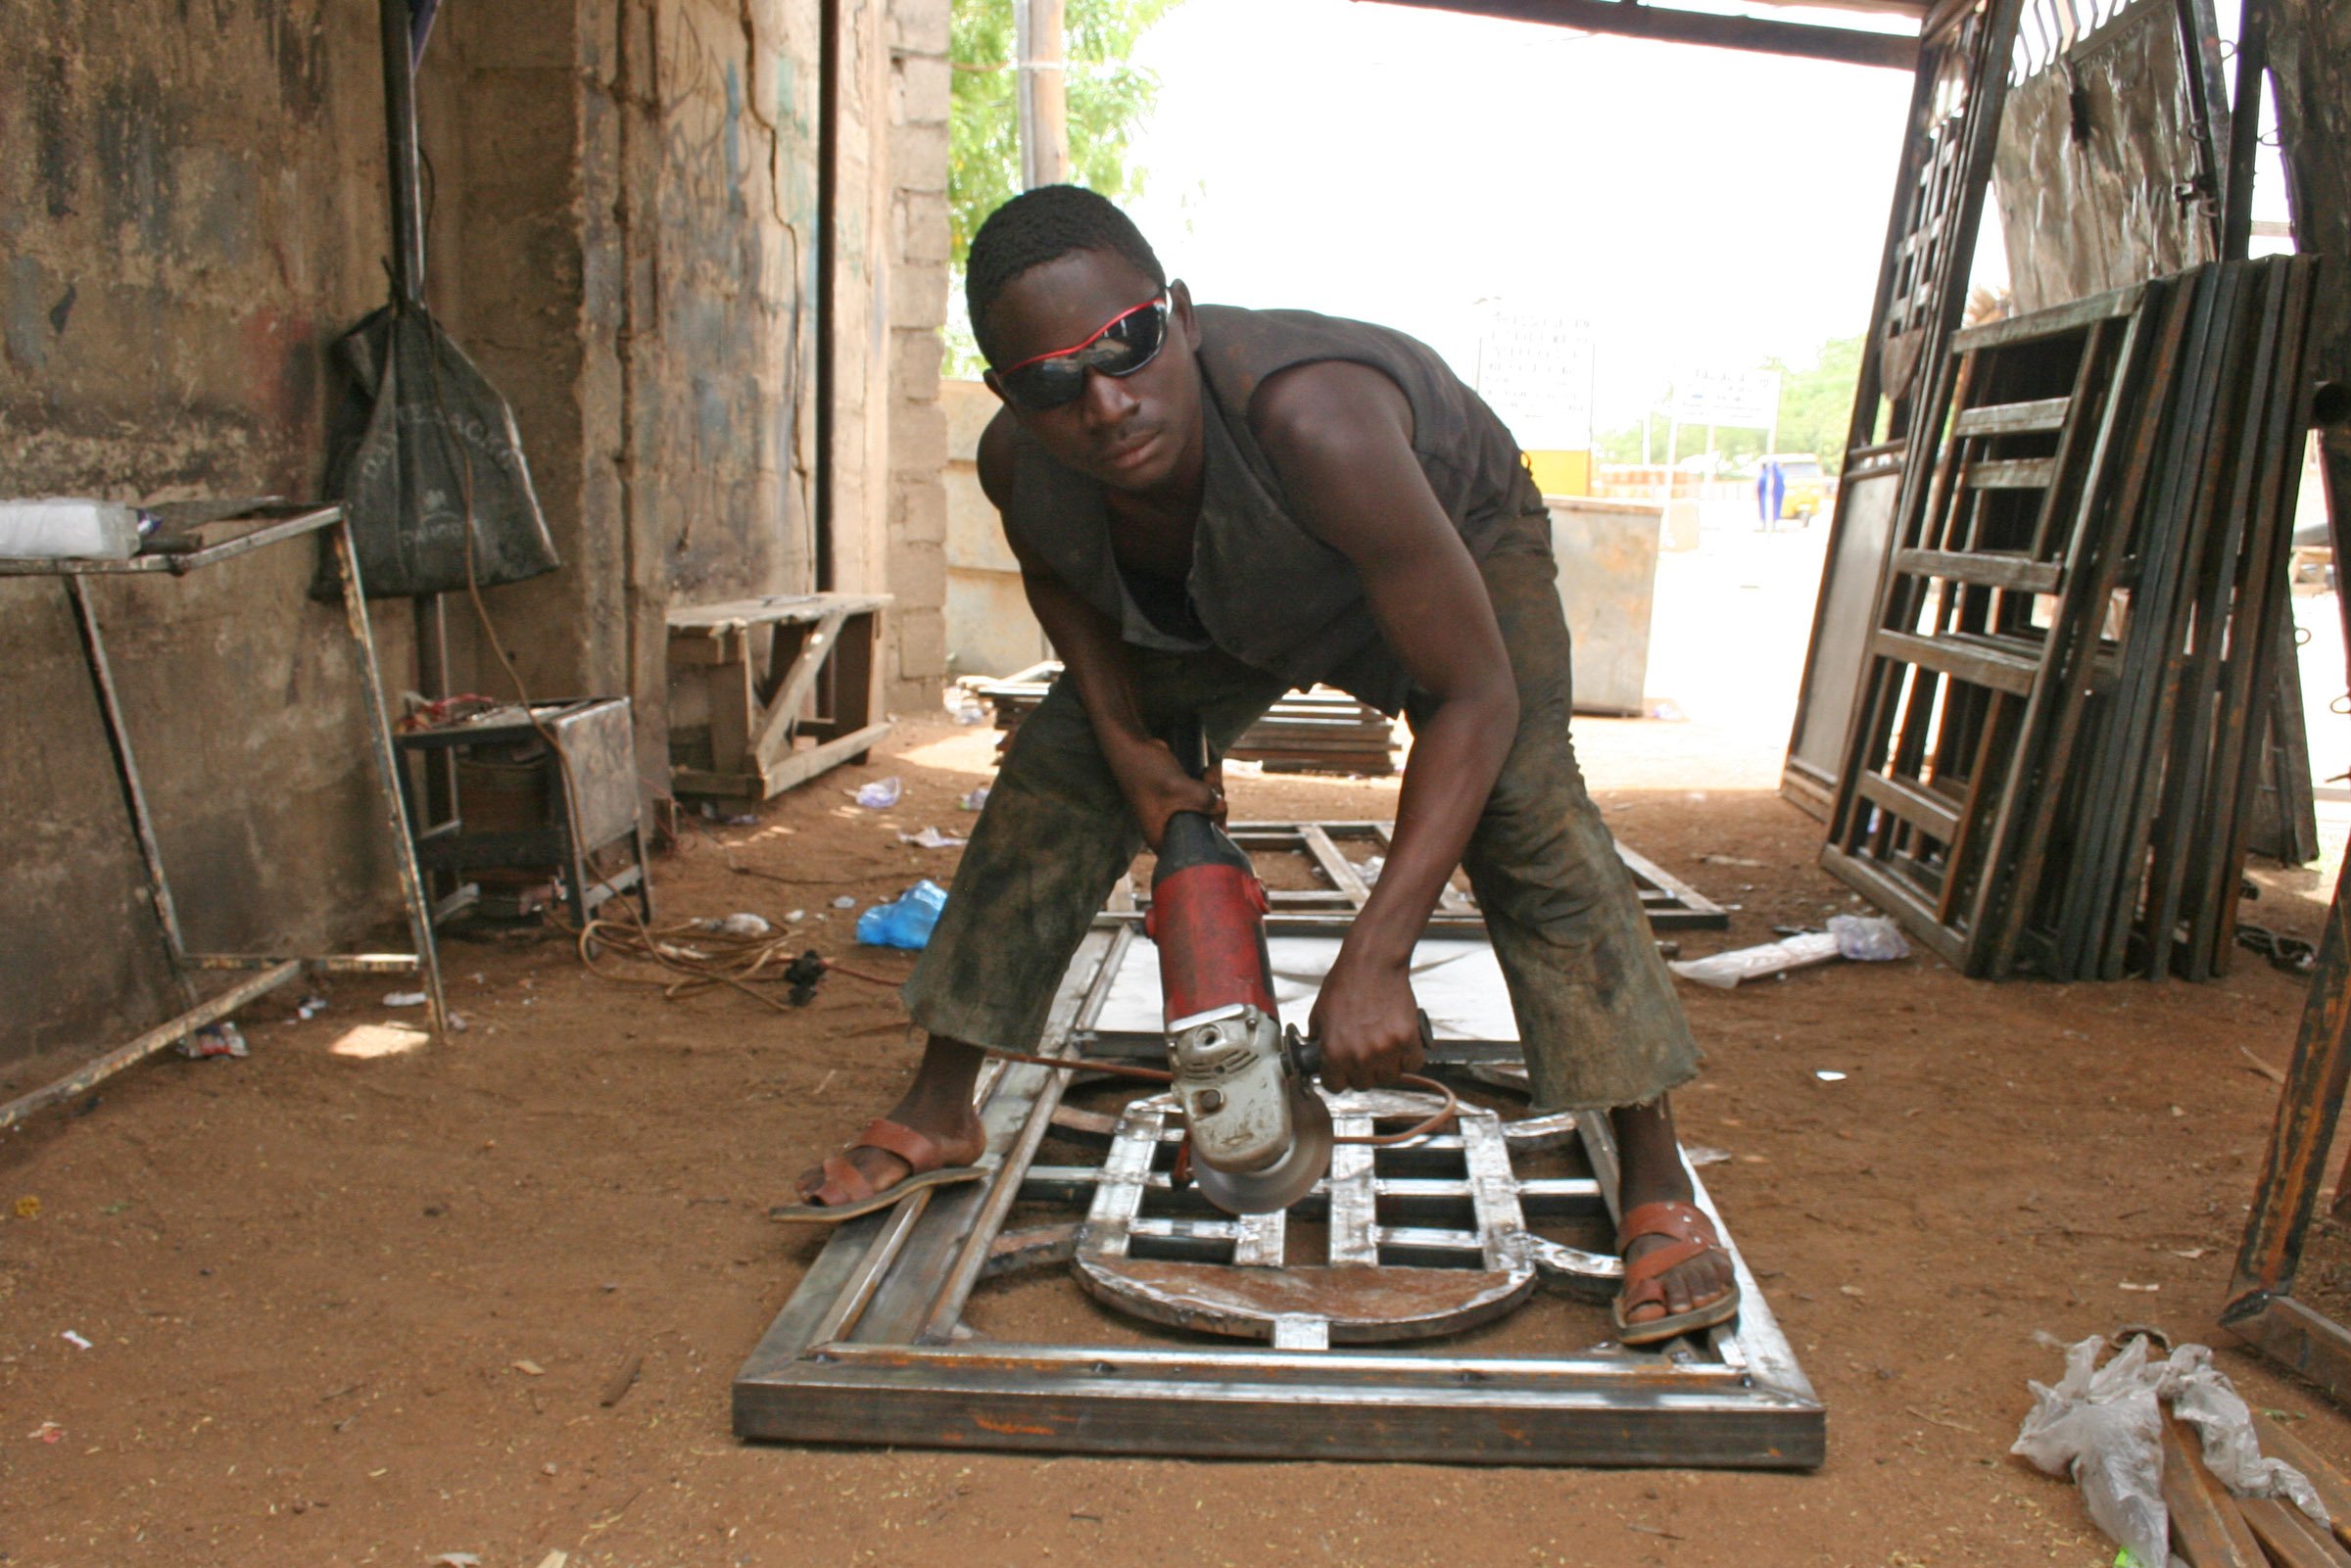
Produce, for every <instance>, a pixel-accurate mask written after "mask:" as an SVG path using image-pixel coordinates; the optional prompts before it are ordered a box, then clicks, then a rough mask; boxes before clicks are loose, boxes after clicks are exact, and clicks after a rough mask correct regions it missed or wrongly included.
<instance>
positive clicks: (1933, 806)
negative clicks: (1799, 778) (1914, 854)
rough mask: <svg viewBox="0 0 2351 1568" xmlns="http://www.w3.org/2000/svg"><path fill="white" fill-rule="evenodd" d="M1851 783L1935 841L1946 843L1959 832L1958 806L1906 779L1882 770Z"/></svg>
mask: <svg viewBox="0 0 2351 1568" xmlns="http://www.w3.org/2000/svg"><path fill="white" fill-rule="evenodd" d="M1853 787H1854V789H1855V790H1856V791H1857V792H1858V793H1859V794H1860V796H1861V798H1862V799H1864V800H1866V801H1868V802H1869V803H1870V804H1871V805H1873V806H1877V807H1880V808H1882V809H1884V810H1886V811H1890V812H1892V813H1894V814H1895V816H1896V817H1899V818H1900V819H1901V820H1902V821H1904V822H1906V823H1908V824H1909V825H1910V826H1911V827H1913V828H1917V829H1921V830H1923V831H1924V832H1927V833H1929V834H1930V835H1932V836H1933V837H1934V838H1935V839H1936V840H1937V841H1938V842H1941V843H1944V844H1948V843H1951V842H1953V841H1954V840H1956V839H1957V838H1958V836H1959V812H1958V808H1956V807H1954V806H1952V805H1951V804H1950V803H1949V802H1948V801H1945V800H1943V799H1942V798H1940V797H1939V796H1936V795H1933V794H1930V793H1929V792H1928V791H1926V790H1925V789H1922V788H1920V787H1919V786H1918V785H1917V784H1914V783H1912V782H1911V781H1909V780H1907V779H1897V778H1894V777H1892V776H1890V775H1887V774H1882V773H1870V774H1863V775H1862V776H1861V778H1860V780H1859V781H1858V782H1857V783H1856V784H1854V786H1853Z"/></svg>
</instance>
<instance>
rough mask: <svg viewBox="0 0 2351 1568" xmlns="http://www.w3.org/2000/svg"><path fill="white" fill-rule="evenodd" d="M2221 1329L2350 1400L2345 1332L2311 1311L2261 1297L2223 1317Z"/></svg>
mask: <svg viewBox="0 0 2351 1568" xmlns="http://www.w3.org/2000/svg"><path fill="white" fill-rule="evenodd" d="M2221 1326H2222V1327H2223V1328H2225V1329H2227V1330H2228V1331H2229V1332H2230V1333H2231V1334H2233V1335H2235V1336H2236V1337H2237V1338H2238V1339H2240V1340H2243V1341H2244V1342H2245V1343H2247V1344H2248V1345H2252V1346H2255V1347H2257V1348H2259V1349H2260V1350H2261V1352H2262V1353H2263V1354H2266V1355H2268V1356H2269V1357H2270V1358H2271V1359H2272V1360H2274V1361H2276V1362H2278V1363H2279V1365H2280V1366H2283V1367H2285V1368H2286V1369H2287V1370H2289V1371H2292V1372H2295V1373H2297V1374H2299V1375H2301V1376H2303V1377H2306V1378H2308V1379H2310V1380H2311V1381H2312V1382H2313V1383H2316V1384H2317V1385H2318V1386H2319V1387H2321V1388H2323V1389H2325V1390H2326V1391H2327V1393H2328V1394H2331V1395H2332V1396H2334V1398H2335V1399H2337V1400H2343V1399H2351V1332H2346V1331H2345V1329H2344V1328H2343V1326H2342V1325H2341V1324H2340V1323H2337V1322H2336V1321H2335V1320H2334V1319H2333V1318H2331V1317H2328V1316H2327V1314H2326V1313H2324V1312H2322V1311H2320V1310H2318V1309H2317V1308H2316V1307H2309V1306H2306V1305H2304V1304H2303V1303H2301V1302H2298V1301H2296V1300H2295V1299H2294V1298H2293V1297H2291V1296H2264V1297H2261V1298H2259V1299H2258V1305H2256V1306H2254V1307H2252V1309H2251V1310H2248V1311H2246V1312H2245V1313H2244V1314H2243V1315H2242V1316H2231V1315H2229V1314H2227V1313H2224V1314H2223V1315H2222V1318H2221ZM2263 1441H2264V1443H2265V1444H2266V1443H2267V1441H2268V1440H2267V1438H2266V1437H2265V1438H2264V1440H2263Z"/></svg>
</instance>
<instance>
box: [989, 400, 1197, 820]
mask: <svg viewBox="0 0 2351 1568" xmlns="http://www.w3.org/2000/svg"><path fill="white" fill-rule="evenodd" d="M1013 428H1014V427H1013V422H1012V418H1011V416H1010V415H1009V414H1001V413H1000V414H998V415H997V416H996V418H995V420H994V421H993V422H992V423H990V424H989V425H988V427H987V429H986V430H985V431H984V432H983V433H982V435H981V438H980V463H979V467H980V488H981V489H982V490H983V491H984V492H985V493H986V495H987V499H989V500H990V501H991V502H993V503H994V505H995V507H996V510H997V511H998V512H1001V511H1003V510H1004V508H1005V507H1006V506H1007V505H1008V504H1009V503H1010V501H1011V499H1012V467H1013V454H1012V434H1013ZM1005 540H1006V542H1007V543H1008V544H1009V545H1010V546H1012V553H1013V556H1014V558H1015V559H1017V560H1019V561H1020V563H1021V587H1022V589H1023V591H1024V592H1025V593H1026V594H1028V596H1029V607H1030V609H1031V610H1032V611H1033V612H1034V613H1035V615H1036V620H1037V624H1038V625H1039V626H1041V627H1043V628H1044V632H1045V636H1046V637H1047V638H1048V639H1050V640H1051V641H1052V643H1053V651H1054V652H1056V653H1058V654H1060V655H1061V662H1062V672H1063V673H1062V679H1064V680H1066V681H1071V682H1074V683H1076V686H1077V690H1078V699H1079V701H1080V703H1081V704H1082V705H1083V707H1084V708H1085V714H1086V718H1087V720H1088V721H1089V722H1090V723H1091V724H1092V726H1093V731H1094V743H1095V744H1096V745H1098V746H1099V747H1100V748H1101V750H1102V757H1103V760H1104V761H1105V762H1106V763H1108V764H1109V766H1110V771H1111V776H1112V777H1113V778H1115V779H1117V780H1118V781H1119V788H1120V790H1121V791H1122V792H1123V793H1124V794H1125V795H1126V796H1127V803H1128V808H1129V809H1131V810H1132V811H1133V813H1134V818H1135V821H1136V823H1137V824H1138V825H1139V826H1140V827H1141V828H1142V831H1143V836H1144V838H1145V839H1147V840H1148V841H1149V842H1150V844H1151V846H1152V847H1153V848H1154V849H1156V848H1158V847H1159V841H1160V837H1161V835H1162V833H1164V832H1166V830H1167V825H1168V818H1170V817H1171V816H1173V815H1175V814H1176V812H1178V811H1201V812H1208V813H1210V814H1211V815H1213V816H1215V817H1217V818H1219V819H1220V820H1222V819H1223V810H1224V806H1223V785H1222V782H1221V780H1219V779H1218V778H1217V777H1216V776H1215V775H1213V774H1212V776H1211V777H1210V778H1209V779H1207V780H1195V779H1193V778H1191V777H1190V776H1189V775H1187V774H1186V773H1185V772H1184V771H1183V768H1182V765H1181V764H1180V763H1178V762H1177V761H1176V754H1175V753H1174V752H1173V751H1171V750H1170V749H1169V747H1168V744H1167V742H1166V741H1165V740H1163V739H1161V738H1160V737H1158V736H1154V735H1152V734H1151V733H1150V732H1149V730H1148V729H1147V728H1146V727H1145V725H1144V722H1143V707H1142V701H1141V699H1140V697H1139V696H1138V695H1137V694H1136V689H1135V682H1134V667H1133V665H1132V664H1131V663H1129V662H1128V655H1127V644H1126V642H1125V641H1124V640H1123V639H1122V638H1121V637H1120V635H1119V627H1118V625H1117V623H1116V622H1114V621H1112V620H1111V618H1110V617H1109V616H1107V615H1105V614H1103V613H1102V612H1101V611H1100V610H1098V609H1096V608H1095V607H1094V606H1093V605H1091V604H1088V603H1087V602H1086V601H1085V600H1084V599H1082V598H1080V596H1079V595H1078V594H1076V593H1075V592H1074V591H1073V590H1072V589H1071V588H1070V587H1069V585H1068V584H1066V583H1064V582H1063V581H1062V580H1061V579H1060V578H1059V577H1058V576H1056V575H1055V574H1054V572H1053V571H1052V569H1051V568H1050V567H1048V566H1046V565H1044V564H1043V563H1042V562H1039V561H1036V560H1034V559H1032V557H1030V556H1029V555H1027V554H1026V553H1024V552H1023V550H1022V546H1021V543H1020V541H1019V540H1018V539H1016V538H1014V537H1013V535H1012V532H1011V530H1009V529H1007V530H1006V531H1005Z"/></svg>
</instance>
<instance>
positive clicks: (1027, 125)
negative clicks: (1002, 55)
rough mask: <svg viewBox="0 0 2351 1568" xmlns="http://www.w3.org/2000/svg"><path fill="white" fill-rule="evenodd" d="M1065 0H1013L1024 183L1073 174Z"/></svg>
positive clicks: (1053, 180)
mask: <svg viewBox="0 0 2351 1568" xmlns="http://www.w3.org/2000/svg"><path fill="white" fill-rule="evenodd" d="M1062 4H1063V0H1012V32H1013V53H1014V54H1015V55H1016V56H1017V57H1018V60H1019V65H1020V108H1021V188H1022V189H1023V190H1034V189H1036V187H1038V186H1039V185H1059V184H1062V183H1063V182H1065V181H1066V180H1068V179H1069V177H1070V124H1069V92H1068V85H1067V75H1066V69H1065V66H1066V62H1065V59H1064V56H1063V53H1062V38H1061V33H1062V28H1061V18H1062Z"/></svg>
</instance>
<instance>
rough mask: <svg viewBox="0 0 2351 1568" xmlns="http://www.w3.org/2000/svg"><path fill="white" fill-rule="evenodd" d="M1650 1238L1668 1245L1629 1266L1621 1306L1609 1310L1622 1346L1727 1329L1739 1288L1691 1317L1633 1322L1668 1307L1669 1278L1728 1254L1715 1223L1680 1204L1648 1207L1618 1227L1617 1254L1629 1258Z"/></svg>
mask: <svg viewBox="0 0 2351 1568" xmlns="http://www.w3.org/2000/svg"><path fill="white" fill-rule="evenodd" d="M1645 1236H1663V1237H1665V1238H1666V1245H1665V1246H1663V1247H1653V1248H1651V1249H1650V1250H1649V1251H1648V1252H1645V1253H1643V1254H1642V1255H1641V1256H1640V1257H1639V1258H1629V1259H1626V1260H1625V1265H1624V1289H1623V1290H1622V1291H1620V1292H1618V1293H1617V1296H1616V1302H1615V1305H1614V1306H1613V1307H1610V1308H1609V1313H1610V1315H1611V1316H1613V1317H1614V1318H1615V1320H1616V1338H1617V1341H1618V1342H1619V1343H1620V1344H1625V1345H1655V1343H1656V1342H1657V1341H1659V1340H1669V1339H1672V1338H1674V1337H1675V1336H1676V1335H1680V1334H1689V1333H1694V1332H1696V1331H1697V1330H1699V1329H1702V1328H1712V1327H1713V1326H1714V1325H1715V1324H1717V1323H1727V1322H1729V1321H1730V1320H1731V1319H1732V1318H1734V1317H1737V1316H1738V1315H1739V1286H1738V1283H1737V1282H1736V1281H1733V1282H1732V1284H1731V1286H1730V1287H1729V1288H1728V1289H1727V1290H1725V1291H1724V1292H1723V1293H1722V1294H1721V1295H1720V1296H1717V1297H1715V1298H1714V1299H1713V1300H1712V1301H1709V1302H1702V1303H1700V1304H1699V1305H1698V1306H1696V1307H1691V1308H1690V1309H1689V1310H1688V1311H1686V1312H1667V1313H1666V1314H1665V1315H1664V1316H1662V1317H1650V1318H1644V1319H1642V1320H1641V1321H1640V1322H1637V1323H1636V1322H1630V1321H1628V1320H1627V1319H1628V1317H1629V1315H1630V1314H1631V1313H1632V1312H1634V1311H1635V1310H1637V1309H1639V1308H1641V1307H1648V1306H1650V1305H1652V1304H1653V1303H1654V1304H1655V1305H1656V1306H1658V1307H1662V1306H1664V1305H1665V1278H1664V1276H1665V1275H1667V1274H1669V1273H1671V1272H1672V1271H1673V1270H1674V1269H1676V1268H1678V1267H1680V1266H1681V1265H1682V1264H1684V1263H1686V1262H1688V1261H1689V1260H1690V1259H1693V1258H1697V1257H1700V1256H1702V1255H1703V1254H1704V1253H1706V1252H1707V1251H1709V1250H1711V1251H1714V1252H1723V1251H1724V1248H1723V1245H1722V1238H1721V1237H1720V1236H1718V1235H1716V1234H1715V1232H1714V1223H1713V1221H1712V1220H1709V1219H1708V1218H1706V1216H1705V1213H1704V1212H1703V1211H1702V1210H1700V1209H1699V1208H1698V1206H1697V1205H1695V1204H1686V1203H1683V1202H1681V1201H1680V1200H1679V1199H1666V1200H1665V1201H1663V1202H1660V1203H1654V1204H1643V1205H1642V1206H1641V1207H1640V1208H1638V1209H1635V1210H1634V1211H1632V1212H1630V1213H1628V1214H1626V1215H1625V1216H1624V1223H1623V1224H1621V1225H1620V1226H1618V1227H1617V1232H1616V1250H1617V1252H1619V1253H1622V1252H1624V1250H1625V1249H1627V1248H1629V1247H1631V1246H1632V1244H1633V1243H1635V1242H1637V1241H1639V1240H1641V1239H1642V1238H1643V1237H1645ZM1726 1256H1727V1254H1726Z"/></svg>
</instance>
